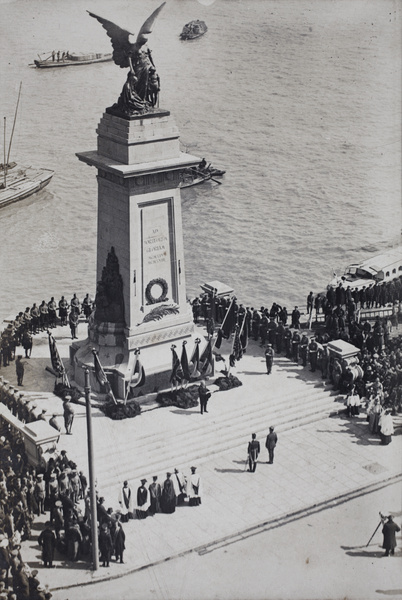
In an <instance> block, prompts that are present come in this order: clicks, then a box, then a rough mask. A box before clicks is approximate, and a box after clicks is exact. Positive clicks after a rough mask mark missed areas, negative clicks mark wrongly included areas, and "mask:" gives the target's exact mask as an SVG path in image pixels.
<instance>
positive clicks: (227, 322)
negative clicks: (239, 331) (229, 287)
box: [221, 300, 236, 340]
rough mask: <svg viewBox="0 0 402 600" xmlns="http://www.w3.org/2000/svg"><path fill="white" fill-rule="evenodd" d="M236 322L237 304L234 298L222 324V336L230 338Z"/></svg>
mask: <svg viewBox="0 0 402 600" xmlns="http://www.w3.org/2000/svg"><path fill="white" fill-rule="evenodd" d="M235 324H236V306H235V303H234V300H232V302H231V303H230V306H229V308H228V310H227V312H226V315H225V318H224V319H223V323H222V325H221V330H222V336H223V337H224V338H225V339H226V340H228V339H229V338H230V336H231V334H232V331H233V329H234V326H235Z"/></svg>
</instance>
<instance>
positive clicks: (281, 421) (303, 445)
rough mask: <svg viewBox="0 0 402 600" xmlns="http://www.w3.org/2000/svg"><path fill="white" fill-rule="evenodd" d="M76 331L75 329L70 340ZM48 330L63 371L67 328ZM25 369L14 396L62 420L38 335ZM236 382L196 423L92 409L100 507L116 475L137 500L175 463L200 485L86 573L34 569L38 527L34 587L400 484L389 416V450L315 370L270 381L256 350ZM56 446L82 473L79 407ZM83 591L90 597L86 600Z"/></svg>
mask: <svg viewBox="0 0 402 600" xmlns="http://www.w3.org/2000/svg"><path fill="white" fill-rule="evenodd" d="M85 327H86V326H85V324H80V326H79V335H80V337H83V336H84V335H85ZM53 331H54V335H55V338H56V340H57V344H58V348H59V352H60V354H61V356H62V358H63V359H64V360H65V362H66V363H67V361H68V347H69V344H70V343H71V339H70V337H69V336H68V333H69V332H68V330H67V328H63V329H62V328H57V329H56V330H53ZM26 362H27V366H26V374H25V378H24V393H26V394H27V395H29V394H33V395H34V396H35V397H36V398H37V400H36V402H37V405H38V407H40V408H42V407H45V408H47V411H48V414H49V415H50V414H52V413H53V412H56V413H58V414H60V415H61V414H62V404H61V400H60V399H58V398H57V397H55V396H54V395H53V394H52V390H53V385H54V377H52V375H50V374H49V373H48V372H47V371H46V370H45V367H46V366H50V358H49V352H48V346H47V336H46V334H42V335H41V336H40V337H35V340H34V349H33V353H32V358H31V359H30V360H28V361H26ZM221 364H222V363H221ZM217 365H218V368H219V363H217ZM236 374H237V376H238V377H239V379H240V380H241V381H242V382H243V385H242V386H241V387H239V388H236V389H233V390H230V391H226V392H218V391H214V390H215V387H214V386H211V389H212V390H213V391H214V393H213V394H212V397H211V400H210V402H209V405H208V413H207V414H204V415H201V414H200V412H199V408H198V407H196V408H192V409H187V410H180V409H177V408H175V407H167V408H156V405H155V404H154V403H151V404H150V405H148V406H146V407H144V408H145V410H144V412H143V414H142V415H140V416H139V417H136V418H135V419H126V420H124V421H111V420H109V419H107V418H106V417H104V416H103V414H102V413H101V411H100V410H99V409H96V408H95V409H94V410H93V429H94V446H95V469H96V474H97V481H98V489H99V493H100V495H103V496H105V498H106V506H111V507H113V508H115V509H116V508H118V501H117V498H118V487H119V485H120V484H121V483H122V481H123V480H124V479H128V480H129V482H130V485H131V487H132V489H133V491H134V492H135V491H136V489H137V487H138V486H139V485H140V478H142V477H146V478H147V480H148V484H147V485H149V483H150V482H151V480H152V475H154V474H155V475H158V478H159V481H160V483H161V484H162V483H163V480H164V478H165V473H166V471H167V470H169V471H173V469H174V468H175V467H178V468H179V469H180V470H182V471H183V472H184V473H185V474H186V475H187V476H189V474H190V466H192V465H193V464H194V465H195V466H197V468H198V471H199V473H200V475H201V478H202V482H203V483H202V485H203V489H202V504H201V505H200V506H198V507H189V506H188V505H187V504H186V505H185V506H180V507H177V509H176V512H175V513H174V514H171V515H168V514H156V515H155V516H154V517H148V518H147V519H145V520H133V521H130V522H129V523H127V524H125V525H124V529H125V532H126V546H127V548H126V552H125V555H124V562H125V564H124V565H121V564H116V563H111V565H110V567H109V568H102V567H101V568H100V569H99V570H98V571H97V572H96V573H93V572H92V571H91V570H90V569H89V566H90V565H89V564H88V563H85V562H82V561H79V562H78V563H76V564H74V565H73V564H71V563H68V562H67V561H66V560H65V557H63V556H57V557H56V561H55V564H56V568H55V569H53V570H49V569H43V568H40V567H41V560H40V555H41V553H40V548H39V546H38V544H37V537H38V535H39V533H40V529H41V524H40V523H41V522H40V521H37V522H36V523H35V525H34V528H33V535H32V539H31V540H29V541H27V542H25V543H24V547H23V556H24V560H26V561H27V562H28V563H29V565H30V566H31V567H32V568H40V580H41V582H43V583H44V584H47V585H48V586H49V588H50V589H51V590H61V589H64V588H70V587H75V586H79V585H86V584H89V583H91V582H94V581H98V580H107V579H113V578H119V577H121V576H122V575H123V574H128V573H130V572H133V571H136V570H140V569H143V568H144V567H147V566H150V565H156V564H159V563H162V562H163V561H165V560H167V559H172V558H174V557H180V556H182V555H184V554H185V553H188V552H191V551H197V552H198V553H199V554H201V555H205V554H207V553H209V552H210V551H211V550H215V549H219V548H221V547H224V546H227V545H229V544H232V543H233V542H236V541H238V540H243V539H247V538H248V537H251V536H253V535H254V534H255V533H257V532H261V531H268V530H270V529H274V528H277V527H278V526H281V525H285V524H286V523H290V522H292V521H294V520H297V519H300V518H303V517H305V516H306V515H310V514H313V513H314V512H316V511H319V510H321V509H322V508H326V507H329V506H335V505H337V504H338V503H340V502H343V501H346V500H349V499H351V498H358V497H359V496H360V495H362V494H366V493H369V492H373V491H375V490H380V489H383V488H385V487H386V486H387V485H390V484H392V483H394V482H397V481H399V480H400V479H401V472H402V469H401V444H402V436H401V435H400V433H401V429H400V426H399V420H398V419H397V420H396V425H397V427H396V433H395V435H394V436H393V439H392V443H391V444H390V445H389V446H381V445H380V443H379V438H378V437H377V436H373V435H371V434H370V432H369V429H368V423H367V421H366V416H365V414H363V413H362V414H361V415H360V416H359V417H354V418H352V419H348V418H346V416H345V415H344V412H343V410H344V404H343V402H344V398H343V397H342V396H340V395H339V394H337V393H335V392H334V391H333V390H332V386H330V385H327V384H326V383H325V382H323V381H322V379H321V377H320V373H319V372H317V373H311V372H310V371H309V370H308V369H307V368H305V369H303V368H302V367H301V366H299V365H296V364H294V363H291V361H289V360H287V359H285V358H283V357H277V358H276V360H275V365H274V370H273V373H272V375H270V376H267V375H266V371H265V361H264V358H263V351H262V348H260V347H259V345H258V344H256V343H254V342H252V343H250V346H249V349H248V351H247V354H246V355H245V356H244V358H243V359H242V360H241V361H240V362H239V363H238V365H237V372H236ZM2 375H3V376H4V377H5V379H8V381H10V383H15V381H14V380H15V367H14V365H13V364H12V365H11V366H10V367H8V368H7V369H3V370H2ZM287 410H288V412H287ZM59 420H60V422H61V423H62V418H60V419H59ZM270 425H275V426H276V431H277V433H278V437H279V442H278V445H277V448H276V454H275V462H274V464H273V465H270V464H268V454H267V451H266V449H265V447H264V445H265V436H266V435H267V433H268V428H269V426H270ZM254 431H255V432H256V433H257V438H258V439H259V440H260V443H261V455H260V460H259V463H258V466H257V470H256V472H255V473H249V472H247V471H246V450H247V442H248V441H249V439H250V438H251V433H252V432H254ZM63 448H64V449H66V450H67V453H68V455H69V457H70V458H71V459H72V460H74V461H75V462H77V464H78V467H79V468H80V469H82V470H84V471H85V472H86V471H87V458H86V457H87V451H86V419H85V407H84V406H77V410H76V417H75V421H74V425H73V435H72V436H66V435H64V433H63V434H62V435H61V437H60V441H59V449H63ZM388 508H389V509H390V510H395V511H397V510H400V507H388ZM42 521H43V519H42ZM91 589H92V588H88V598H92V597H95V596H92V595H91V591H90V590H91ZM93 589H95V588H93ZM60 593H61V592H60ZM56 597H57V596H56ZM60 597H66V596H65V595H64V596H60Z"/></svg>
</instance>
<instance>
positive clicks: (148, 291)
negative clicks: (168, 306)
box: [145, 277, 169, 304]
mask: <svg viewBox="0 0 402 600" xmlns="http://www.w3.org/2000/svg"><path fill="white" fill-rule="evenodd" d="M156 285H158V286H159V287H160V288H161V290H162V293H161V295H160V296H157V297H156V296H154V295H153V293H152V292H153V288H154V286H156ZM168 289H169V288H168V284H167V281H166V280H165V279H162V277H158V278H157V279H151V281H150V282H149V283H148V285H147V287H146V288H145V298H146V299H147V304H158V302H163V301H164V300H166V296H167V293H168Z"/></svg>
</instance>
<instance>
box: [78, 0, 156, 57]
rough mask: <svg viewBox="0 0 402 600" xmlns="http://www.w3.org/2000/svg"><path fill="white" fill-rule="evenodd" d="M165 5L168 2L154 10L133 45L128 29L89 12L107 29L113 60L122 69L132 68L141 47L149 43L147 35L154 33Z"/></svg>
mask: <svg viewBox="0 0 402 600" xmlns="http://www.w3.org/2000/svg"><path fill="white" fill-rule="evenodd" d="M165 4H166V2H163V3H162V4H161V5H160V6H159V8H157V9H156V10H154V12H153V13H152V15H151V16H150V17H148V19H147V20H146V21H145V23H144V24H143V26H142V27H141V29H140V31H139V33H138V35H137V39H136V41H135V42H134V43H131V42H130V41H129V37H130V36H132V35H134V34H133V33H131V31H127V30H126V29H123V28H122V27H119V26H118V25H116V24H115V23H112V22H111V21H108V20H107V19H104V18H103V17H99V16H98V15H95V14H94V13H92V12H90V11H89V10H88V11H87V12H88V14H89V15H90V16H91V17H93V18H94V19H96V20H97V21H99V23H100V24H101V25H102V27H103V28H104V29H106V33H107V34H108V36H109V37H110V38H111V41H112V46H113V60H114V62H115V63H116V65H119V67H121V68H122V69H123V68H127V67H130V66H131V65H130V63H131V61H132V59H133V57H134V56H135V55H136V53H137V52H138V51H139V50H140V49H141V47H142V46H143V45H144V44H145V43H146V42H147V40H148V38H147V37H145V34H148V33H151V32H152V27H153V24H154V21H155V19H156V17H157V16H158V14H159V13H160V11H161V10H162V8H163V7H164V6H165Z"/></svg>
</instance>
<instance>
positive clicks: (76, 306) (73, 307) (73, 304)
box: [70, 294, 81, 315]
mask: <svg viewBox="0 0 402 600" xmlns="http://www.w3.org/2000/svg"><path fill="white" fill-rule="evenodd" d="M70 307H71V310H72V311H75V312H76V313H77V314H78V315H79V314H80V312H81V307H80V301H79V300H78V298H77V294H74V296H73V297H72V298H71V302H70Z"/></svg>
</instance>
